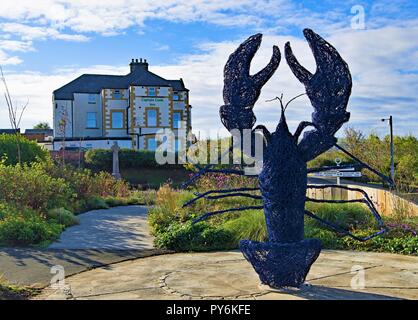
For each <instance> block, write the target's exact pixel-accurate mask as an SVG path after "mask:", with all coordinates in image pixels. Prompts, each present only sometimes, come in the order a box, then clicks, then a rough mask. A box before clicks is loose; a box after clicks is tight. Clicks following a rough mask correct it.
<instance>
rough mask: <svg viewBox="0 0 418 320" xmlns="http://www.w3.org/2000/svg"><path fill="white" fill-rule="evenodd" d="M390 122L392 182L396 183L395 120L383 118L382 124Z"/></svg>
mask: <svg viewBox="0 0 418 320" xmlns="http://www.w3.org/2000/svg"><path fill="white" fill-rule="evenodd" d="M384 121H389V128H390V178H391V179H392V182H393V183H395V158H394V147H393V118H392V116H389V118H383V119H382V122H384Z"/></svg>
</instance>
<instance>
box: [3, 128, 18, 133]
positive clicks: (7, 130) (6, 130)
mask: <svg viewBox="0 0 418 320" xmlns="http://www.w3.org/2000/svg"><path fill="white" fill-rule="evenodd" d="M17 132H18V133H20V129H17ZM15 133H16V131H15V129H0V134H15Z"/></svg>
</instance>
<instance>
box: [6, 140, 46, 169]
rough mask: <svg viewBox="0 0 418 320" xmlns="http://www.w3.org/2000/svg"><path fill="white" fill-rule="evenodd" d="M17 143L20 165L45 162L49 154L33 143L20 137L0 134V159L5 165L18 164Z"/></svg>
mask: <svg viewBox="0 0 418 320" xmlns="http://www.w3.org/2000/svg"><path fill="white" fill-rule="evenodd" d="M17 142H19V146H20V154H21V161H22V164H24V163H31V162H35V161H38V160H40V161H42V160H46V159H47V158H48V157H49V153H48V151H47V150H46V149H44V148H42V147H41V146H39V145H38V144H37V143H36V142H35V141H29V140H28V139H26V138H25V137H23V136H21V135H9V134H0V158H1V159H3V161H4V162H3V163H4V164H5V165H15V164H17V163H18V156H17V150H18V149H17Z"/></svg>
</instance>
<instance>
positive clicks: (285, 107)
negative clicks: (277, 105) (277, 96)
mask: <svg viewBox="0 0 418 320" xmlns="http://www.w3.org/2000/svg"><path fill="white" fill-rule="evenodd" d="M304 95H306V93H301V94H298V95H297V96H295V97H293V98H292V99H290V100H289V101H288V102H287V103H286V105H285V106H284V111H286V109H287V106H288V105H289V104H290V103H291V102H292V101H294V100H296V99H297V98H299V97H301V96H304Z"/></svg>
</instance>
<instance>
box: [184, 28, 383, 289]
mask: <svg viewBox="0 0 418 320" xmlns="http://www.w3.org/2000/svg"><path fill="white" fill-rule="evenodd" d="M304 36H305V38H306V40H307V41H308V43H309V46H310V48H311V50H312V53H313V55H314V58H315V61H316V65H317V69H316V72H315V74H312V73H311V72H309V71H308V70H307V69H305V68H304V67H303V66H301V65H300V64H299V62H298V60H297V59H296V58H295V56H294V54H293V52H292V49H291V46H290V44H289V43H286V45H285V57H286V61H287V63H288V65H289V67H290V69H291V70H292V72H293V74H294V75H295V76H296V78H297V79H298V80H299V81H300V82H301V83H302V84H303V85H304V86H305V88H306V94H307V96H308V97H309V99H310V101H311V104H312V106H313V108H314V112H313V113H312V120H311V121H310V122H308V121H303V122H301V123H300V124H299V126H298V127H297V129H296V131H295V132H294V133H293V134H292V133H291V132H290V131H289V128H288V126H287V123H286V117H285V108H284V107H283V104H281V107H282V110H281V117H280V121H279V123H278V125H277V127H276V129H275V131H274V132H269V131H268V130H267V128H265V127H264V126H262V125H259V126H256V127H254V125H255V122H256V117H255V115H254V113H253V107H254V104H255V103H256V101H257V99H258V97H259V95H260V90H261V88H262V87H263V85H264V84H265V83H266V82H267V81H268V80H269V79H270V78H271V76H272V75H273V74H274V72H275V71H276V69H277V67H278V66H279V64H280V60H281V54H280V50H279V48H278V47H276V46H274V47H273V55H272V57H271V60H270V62H269V63H268V65H267V66H266V67H265V68H264V69H262V70H261V71H260V72H258V73H256V74H254V75H250V74H249V70H250V63H251V60H252V58H253V57H254V55H255V53H256V51H257V50H258V48H259V46H260V43H261V38H262V35H261V34H256V35H254V36H251V37H250V38H248V39H247V40H246V41H245V42H243V43H242V44H241V45H240V46H239V47H238V49H237V50H236V51H235V52H234V53H232V54H231V56H230V57H229V59H228V61H227V63H226V65H225V69H224V90H223V97H224V103H225V104H224V105H223V106H221V108H220V117H221V120H222V123H223V124H224V126H225V127H226V128H227V129H228V130H229V131H230V132H232V131H234V130H236V129H238V130H239V132H243V130H245V129H250V130H253V132H255V130H259V129H261V132H262V133H263V137H264V152H263V166H262V170H261V172H260V174H259V176H258V181H259V188H240V189H230V190H213V191H209V192H206V193H204V194H197V197H196V198H195V199H193V200H191V201H189V202H188V203H186V204H185V205H190V204H191V203H193V202H195V201H197V200H198V199H199V198H202V197H206V198H210V199H218V198H223V197H227V196H248V197H252V198H255V199H260V200H262V202H263V204H262V205H260V206H253V207H244V208H234V209H229V210H222V211H216V212H210V213H207V214H205V215H203V216H201V217H200V218H199V219H197V220H196V221H195V222H197V221H201V220H203V219H206V218H208V217H210V216H212V215H215V214H221V213H225V212H229V211H241V210H247V209H264V214H265V218H266V225H267V231H268V241H267V242H255V241H250V240H241V242H240V249H241V251H242V253H243V254H244V256H245V258H246V259H247V260H248V261H249V262H250V263H251V264H252V266H253V267H254V269H255V271H256V272H257V273H258V275H259V277H260V280H261V282H262V283H264V284H267V285H269V286H270V287H273V288H280V287H287V286H290V287H299V286H300V285H301V284H302V283H303V282H304V281H305V278H306V275H307V274H308V272H309V269H310V267H311V265H312V264H313V263H314V262H315V260H316V259H317V257H318V256H319V254H320V251H321V244H320V241H319V240H317V239H304V216H305V215H308V216H310V217H312V218H315V219H318V220H320V221H321V222H323V223H325V224H327V225H328V226H329V227H331V228H334V229H335V230H337V231H338V232H340V233H345V234H346V235H350V236H352V237H353V238H357V240H360V241H364V240H367V239H369V238H371V237H373V236H376V235H378V234H381V233H383V232H385V227H384V225H383V223H382V220H381V218H380V215H379V213H378V212H377V210H376V208H375V207H374V205H373V203H372V202H371V200H370V198H369V197H368V196H367V194H366V193H365V192H364V191H362V190H360V189H356V191H359V192H362V193H363V196H364V198H363V199H358V200H328V201H326V200H323V201H324V202H362V203H364V204H366V205H367V206H368V207H369V208H370V210H371V212H372V213H373V215H374V216H375V218H376V220H377V221H378V224H379V226H380V231H378V232H377V233H375V234H373V235H371V236H369V237H367V238H358V237H356V236H355V235H352V234H350V233H349V232H348V231H345V230H341V229H339V228H338V226H335V225H332V224H330V223H327V222H326V221H323V220H322V219H320V218H318V217H316V216H315V215H314V214H313V213H311V212H308V211H306V210H305V201H315V200H314V199H308V198H306V190H307V188H308V187H313V188H327V187H330V186H328V185H325V186H308V184H307V182H308V181H307V174H308V173H309V172H313V171H315V170H316V171H325V170H330V169H333V168H332V167H328V168H322V169H319V168H314V169H307V162H308V161H310V160H312V159H314V158H315V157H317V156H318V155H320V154H321V153H323V152H325V151H327V150H328V149H330V148H331V147H333V146H337V147H338V148H340V149H341V150H342V151H343V152H346V153H347V154H349V152H348V151H346V150H345V149H343V148H342V147H340V146H338V145H336V143H337V139H336V138H335V137H334V134H335V133H336V132H337V131H338V130H339V129H340V128H341V126H342V125H343V124H344V123H345V122H347V121H348V120H349V117H350V113H349V112H347V111H346V108H347V104H348V100H349V97H350V94H351V87H352V79H351V74H350V70H349V68H348V65H347V63H346V62H345V61H344V60H343V59H342V58H341V56H340V55H339V53H338V52H337V50H336V49H335V48H334V47H333V46H332V45H331V44H329V43H328V42H327V41H325V40H324V39H323V38H321V37H320V36H319V35H318V34H316V33H315V32H313V31H312V30H310V29H305V30H304ZM280 102H281V100H280ZM307 127H311V129H310V130H308V131H305V129H306V128H307ZM304 131H305V132H304ZM303 132H304V134H303V136H302V137H301V135H302V133H303ZM349 155H350V156H352V155H351V154H349ZM352 157H354V156H352ZM354 159H355V160H356V161H357V164H356V166H357V167H359V168H367V169H369V170H372V171H373V172H375V173H377V174H379V175H380V176H381V177H382V178H385V179H387V177H386V176H383V175H382V174H380V173H378V172H376V171H375V170H374V169H373V168H371V167H369V166H368V165H366V164H364V163H362V162H361V161H360V160H359V159H357V158H355V157H354ZM215 171H216V170H212V169H211V168H210V165H209V166H207V167H206V168H203V169H202V170H201V171H200V172H199V173H198V174H197V175H196V176H195V177H194V178H192V180H193V179H196V178H198V176H199V175H201V174H203V173H206V172H215ZM226 173H233V174H234V173H235V174H242V173H241V172H238V171H236V170H235V171H234V170H229V171H227V172H226ZM338 187H340V188H346V189H350V188H349V187H344V186H338ZM254 190H259V191H261V196H256V195H253V194H251V195H250V194H246V193H245V192H246V191H254ZM231 192H232V193H231ZM213 193H219V194H220V195H217V196H210V194H213ZM316 201H318V200H316Z"/></svg>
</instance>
